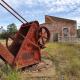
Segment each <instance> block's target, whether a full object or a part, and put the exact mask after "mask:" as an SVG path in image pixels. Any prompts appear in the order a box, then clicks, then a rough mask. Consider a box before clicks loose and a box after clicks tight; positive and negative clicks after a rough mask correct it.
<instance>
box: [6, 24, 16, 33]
mask: <svg viewBox="0 0 80 80" xmlns="http://www.w3.org/2000/svg"><path fill="white" fill-rule="evenodd" d="M7 32H8V33H9V34H14V33H16V32H17V26H16V25H15V24H14V23H12V24H9V25H8V26H7Z"/></svg>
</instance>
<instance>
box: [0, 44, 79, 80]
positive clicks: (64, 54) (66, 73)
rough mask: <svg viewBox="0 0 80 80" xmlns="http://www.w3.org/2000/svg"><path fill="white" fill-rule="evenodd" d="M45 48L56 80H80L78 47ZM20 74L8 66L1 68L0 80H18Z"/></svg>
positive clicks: (49, 45) (60, 45) (52, 45)
mask: <svg viewBox="0 0 80 80" xmlns="http://www.w3.org/2000/svg"><path fill="white" fill-rule="evenodd" d="M46 46H47V48H45V49H44V51H46V52H48V53H49V55H50V57H49V59H50V60H52V61H53V65H55V67H56V73H57V74H56V75H57V76H58V80H80V45H79V44H70V43H69V44H68V43H48V44H47V45H46ZM21 73H22V72H20V71H16V70H13V69H11V68H10V67H9V66H3V67H2V68H1V69H0V78H1V80H20V77H21V76H20V75H21ZM54 77H55V76H54ZM22 80H24V79H22ZM26 80H27V79H26ZM30 80H33V79H30ZM36 80H38V79H36ZM41 80H42V79H41ZM44 80H45V79H44ZM56 80H57V79H56Z"/></svg>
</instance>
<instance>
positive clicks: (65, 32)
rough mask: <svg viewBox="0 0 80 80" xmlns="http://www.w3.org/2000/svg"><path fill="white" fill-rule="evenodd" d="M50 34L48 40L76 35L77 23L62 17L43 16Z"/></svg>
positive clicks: (44, 24)
mask: <svg viewBox="0 0 80 80" xmlns="http://www.w3.org/2000/svg"><path fill="white" fill-rule="evenodd" d="M41 25H42V26H46V27H47V28H48V29H49V31H50V34H51V38H50V41H56V40H58V38H59V37H60V38H70V37H76V36H77V23H76V21H75V20H70V19H64V18H59V17H54V16H48V15H46V16H45V23H43V24H41Z"/></svg>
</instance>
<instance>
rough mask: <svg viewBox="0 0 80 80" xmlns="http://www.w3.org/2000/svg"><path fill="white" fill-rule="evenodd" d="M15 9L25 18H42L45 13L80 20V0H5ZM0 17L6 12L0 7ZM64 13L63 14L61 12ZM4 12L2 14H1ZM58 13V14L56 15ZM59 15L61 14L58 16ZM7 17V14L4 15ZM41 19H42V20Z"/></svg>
mask: <svg viewBox="0 0 80 80" xmlns="http://www.w3.org/2000/svg"><path fill="white" fill-rule="evenodd" d="M5 1H6V2H7V3H8V4H10V5H11V6H12V7H13V8H14V9H15V10H17V11H18V12H20V13H22V16H24V17H25V18H26V19H29V20H35V19H37V20H40V21H41V20H42V17H43V16H44V15H46V14H48V15H53V16H54V14H55V15H57V16H59V17H65V18H72V17H73V18H74V19H76V20H78V22H79V21H80V19H79V17H80V15H78V14H80V8H79V5H80V0H5ZM0 12H2V13H0V17H3V16H4V15H5V14H7V13H6V12H4V10H3V11H2V9H0ZM62 13H63V14H66V15H63V14H62ZM2 14H4V15H3V16H1V15H2ZM58 14H59V15H58ZM60 15H61V16H60ZM6 18H7V16H6ZM42 21H43V20H42Z"/></svg>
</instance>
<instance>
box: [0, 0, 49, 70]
mask: <svg viewBox="0 0 80 80" xmlns="http://www.w3.org/2000/svg"><path fill="white" fill-rule="evenodd" d="M0 1H1V2H0V5H1V6H2V7H4V8H5V9H6V10H7V11H8V12H10V13H11V14H12V15H13V16H14V17H16V18H17V19H18V20H19V21H20V22H21V23H22V25H21V27H20V29H19V31H18V32H17V33H16V34H15V35H14V36H11V35H9V36H8V37H7V39H6V47H4V46H3V45H2V44H1V43H0V58H2V59H3V60H4V61H5V62H6V63H8V64H10V65H11V66H13V67H16V68H18V69H19V68H23V67H27V66H29V65H33V64H37V63H39V62H40V61H41V49H42V48H44V47H45V43H46V42H47V41H49V38H50V33H49V31H48V29H47V28H46V27H44V26H40V25H39V23H38V21H32V22H27V21H26V20H25V19H24V18H23V17H22V16H21V15H20V14H18V13H17V12H16V11H15V10H14V9H13V8H12V7H11V6H10V5H9V4H7V3H6V2H5V1H4V0H0ZM9 39H11V40H12V42H11V44H9V43H8V42H9Z"/></svg>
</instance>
